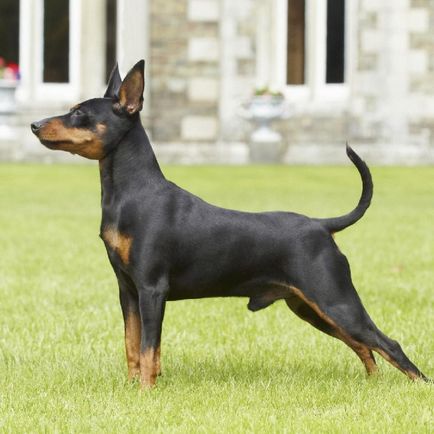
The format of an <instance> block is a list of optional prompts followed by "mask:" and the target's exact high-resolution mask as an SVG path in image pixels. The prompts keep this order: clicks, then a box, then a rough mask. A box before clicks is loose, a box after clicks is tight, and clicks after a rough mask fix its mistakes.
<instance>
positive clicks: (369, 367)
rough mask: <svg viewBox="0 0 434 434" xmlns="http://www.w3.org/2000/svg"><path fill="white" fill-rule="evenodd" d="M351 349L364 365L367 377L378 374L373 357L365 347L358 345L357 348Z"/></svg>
mask: <svg viewBox="0 0 434 434" xmlns="http://www.w3.org/2000/svg"><path fill="white" fill-rule="evenodd" d="M351 348H352V349H353V350H354V352H355V353H356V354H357V355H358V356H359V358H360V360H361V361H362V363H363V364H364V365H365V369H366V372H367V373H368V375H373V374H375V373H377V372H378V366H377V364H376V363H375V359H374V355H373V354H372V351H371V350H370V349H369V348H368V347H367V346H366V345H362V344H360V345H359V347H357V348H354V347H351Z"/></svg>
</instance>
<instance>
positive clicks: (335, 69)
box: [326, 0, 345, 83]
mask: <svg viewBox="0 0 434 434" xmlns="http://www.w3.org/2000/svg"><path fill="white" fill-rule="evenodd" d="M344 69H345V0H327V69H326V71H327V72H326V82H327V83H343V82H344V80H345V77H344Z"/></svg>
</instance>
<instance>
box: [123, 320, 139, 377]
mask: <svg viewBox="0 0 434 434" xmlns="http://www.w3.org/2000/svg"><path fill="white" fill-rule="evenodd" d="M140 337H141V324H140V315H139V314H138V313H137V312H129V313H128V316H127V318H126V320H125V352H126V355H127V366H128V379H130V380H132V379H134V378H138V377H139V376H140Z"/></svg>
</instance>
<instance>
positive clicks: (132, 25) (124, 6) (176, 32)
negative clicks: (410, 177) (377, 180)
mask: <svg viewBox="0 0 434 434" xmlns="http://www.w3.org/2000/svg"><path fill="white" fill-rule="evenodd" d="M2 3H4V4H5V5H7V4H8V3H12V4H15V5H18V7H17V8H16V10H15V11H13V10H12V9H13V7H12V9H5V6H0V8H3V10H2V11H1V13H2V18H1V20H2V21H5V20H7V23H9V25H10V26H11V25H12V24H11V23H12V22H14V21H13V19H11V17H10V14H18V15H17V17H16V18H14V19H15V20H17V21H18V22H19V26H18V29H19V30H18V31H15V32H16V36H15V38H18V42H17V43H16V47H17V48H16V50H15V51H17V53H15V54H14V51H13V49H12V50H11V48H10V47H11V42H10V41H9V42H8V44H9V45H8V47H6V48H4V47H3V49H4V50H9V53H11V56H10V57H13V55H15V56H16V58H17V59H16V60H17V61H19V66H20V73H21V80H20V82H19V85H18V88H17V91H16V101H17V109H16V115H15V116H14V117H13V118H12V117H10V118H9V121H8V122H9V123H10V125H13V129H14V138H13V139H11V138H10V136H8V139H7V140H6V139H4V138H3V139H2V137H1V129H0V155H1V156H3V158H10V159H25V158H36V159H53V158H54V159H57V158H60V159H64V158H72V157H68V156H65V155H57V154H56V155H53V154H55V153H53V152H46V151H45V150H44V149H43V148H42V147H41V146H40V145H39V144H38V143H37V141H36V140H35V139H34V138H33V137H32V136H31V134H30V132H29V128H28V124H29V123H30V121H31V120H35V119H39V118H41V117H44V116H48V115H52V114H56V113H59V110H65V109H68V108H69V107H70V106H72V105H74V104H75V103H76V102H77V101H80V100H83V99H86V98H90V97H95V96H96V95H102V94H103V92H104V86H105V83H106V79H107V75H108V73H109V71H110V69H111V67H112V65H113V63H114V61H115V59H117V60H118V61H119V65H120V69H121V73H122V74H125V73H126V72H127V70H128V69H129V67H131V66H132V65H133V64H134V63H135V62H136V61H137V60H138V59H140V58H145V59H146V91H145V93H146V94H145V105H144V110H143V120H144V123H145V126H146V127H147V130H148V132H149V134H150V136H151V138H152V141H153V143H154V145H155V149H156V151H157V154H159V155H160V157H161V158H163V159H164V160H166V161H176V162H245V161H246V160H247V146H246V143H247V142H248V138H249V134H250V131H251V126H250V124H249V123H248V122H247V121H246V120H245V119H243V117H242V116H241V113H240V111H241V110H240V107H241V106H242V104H243V103H244V102H246V101H248V100H249V99H250V98H251V97H252V95H253V94H254V93H255V92H256V91H257V89H258V88H266V89H268V90H270V91H278V92H281V93H282V94H284V96H285V99H286V101H287V105H288V107H289V110H288V115H287V117H286V118H285V119H282V120H280V121H278V122H276V123H275V128H276V129H277V130H279V131H280V133H281V134H282V136H283V141H284V143H285V144H286V146H287V152H286V153H285V156H284V161H286V162H293V163H324V162H333V163H335V162H340V161H345V156H344V153H343V152H342V145H343V143H345V142H346V141H349V142H350V143H352V144H354V145H356V146H357V145H358V146H359V147H358V149H360V151H361V153H362V154H364V155H366V156H368V158H369V159H370V161H374V162H378V163H401V164H402V163H408V164H412V163H427V162H434V3H433V1H432V0H394V1H391V0H321V1H319V0H237V1H233V0H92V1H84V0H20V1H19V2H18V1H16V0H11V1H10V2H9V1H8V0H2ZM6 12H7V14H6ZM7 23H6V24H7ZM3 24H4V23H3ZM4 25H5V24H4ZM15 27H16V26H15ZM11 33H14V32H13V31H10V32H9V34H11ZM10 37H12V38H13V37H14V35H12V36H10ZM12 45H13V43H12ZM0 57H2V45H1V42H0ZM12 60H14V59H12ZM59 154H60V153H59Z"/></svg>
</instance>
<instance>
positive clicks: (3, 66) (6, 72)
mask: <svg viewBox="0 0 434 434" xmlns="http://www.w3.org/2000/svg"><path fill="white" fill-rule="evenodd" d="M19 79H20V69H19V66H18V65H17V64H16V63H13V62H9V63H8V62H6V61H5V59H4V58H3V57H0V80H8V81H18V80H19Z"/></svg>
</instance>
